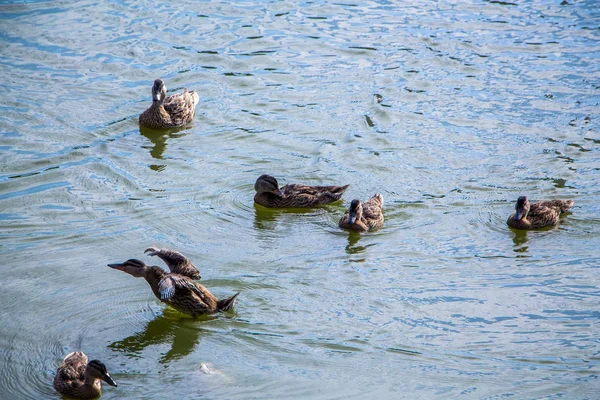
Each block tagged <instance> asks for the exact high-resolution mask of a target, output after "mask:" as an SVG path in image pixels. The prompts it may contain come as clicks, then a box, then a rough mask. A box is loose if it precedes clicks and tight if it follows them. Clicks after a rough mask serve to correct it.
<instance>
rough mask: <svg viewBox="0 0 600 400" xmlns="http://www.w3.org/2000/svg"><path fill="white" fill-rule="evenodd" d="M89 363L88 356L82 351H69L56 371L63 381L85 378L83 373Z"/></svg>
mask: <svg viewBox="0 0 600 400" xmlns="http://www.w3.org/2000/svg"><path fill="white" fill-rule="evenodd" d="M87 363H88V357H87V356H86V355H85V354H84V353H83V352H81V351H74V352H72V353H69V354H67V355H66V356H65V358H64V359H63V363H62V364H61V365H60V367H58V371H57V372H56V375H57V378H58V379H60V380H62V381H77V380H81V381H82V380H83V379H84V376H83V373H84V372H85V367H86V365H87Z"/></svg>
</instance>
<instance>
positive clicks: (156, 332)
mask: <svg viewBox="0 0 600 400" xmlns="http://www.w3.org/2000/svg"><path fill="white" fill-rule="evenodd" d="M203 318H205V319H214V318H215V317H211V316H206V317H203ZM197 320H198V319H196V320H193V319H188V318H182V319H179V320H175V319H173V318H172V317H171V318H170V317H168V316H165V315H164V314H163V315H160V316H158V317H156V318H155V319H153V320H152V321H150V322H148V325H146V328H145V329H144V330H143V331H141V332H138V333H135V334H133V335H131V336H129V337H126V338H125V339H122V340H119V341H116V342H113V343H111V344H110V345H109V346H108V347H109V348H111V349H113V350H115V351H120V352H123V353H126V355H128V356H130V357H139V356H140V353H141V352H142V351H143V350H144V349H145V348H146V347H148V346H151V345H161V344H169V343H170V344H171V349H170V350H169V351H168V352H167V353H166V354H164V355H163V356H162V357H161V359H160V362H161V363H162V364H167V363H169V362H170V361H173V360H178V359H180V358H183V357H185V356H187V355H188V354H190V353H192V351H194V348H195V347H196V345H197V344H198V342H199V341H200V334H201V332H202V330H201V329H199V328H198V324H197Z"/></svg>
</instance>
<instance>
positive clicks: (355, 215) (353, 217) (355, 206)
mask: <svg viewBox="0 0 600 400" xmlns="http://www.w3.org/2000/svg"><path fill="white" fill-rule="evenodd" d="M348 211H349V215H348V222H349V223H351V224H353V223H355V222H356V221H357V220H360V218H361V217H362V213H363V208H362V203H361V202H360V200H358V199H354V200H352V202H351V203H350V208H349V209H348Z"/></svg>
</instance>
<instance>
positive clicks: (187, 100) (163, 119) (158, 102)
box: [139, 78, 200, 129]
mask: <svg viewBox="0 0 600 400" xmlns="http://www.w3.org/2000/svg"><path fill="white" fill-rule="evenodd" d="M166 95H167V87H166V85H165V83H164V82H163V80H162V79H160V78H158V79H156V80H155V81H154V85H152V105H151V106H150V107H148V109H147V110H146V111H144V112H143V113H142V114H141V115H140V118H139V123H140V125H141V126H145V127H147V128H152V129H168V128H176V127H179V126H184V125H187V124H189V123H190V122H192V120H193V119H194V115H195V114H196V104H198V101H199V100H200V98H199V97H198V93H196V92H194V91H193V90H192V91H188V90H187V88H185V89H183V92H181V93H177V94H174V95H171V96H169V97H166Z"/></svg>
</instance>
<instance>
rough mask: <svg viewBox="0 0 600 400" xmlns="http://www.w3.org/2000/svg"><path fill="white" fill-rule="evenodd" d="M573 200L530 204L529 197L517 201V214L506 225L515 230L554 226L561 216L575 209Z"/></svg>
mask: <svg viewBox="0 0 600 400" xmlns="http://www.w3.org/2000/svg"><path fill="white" fill-rule="evenodd" d="M573 203H574V201H573V200H550V201H538V202H537V203H529V200H528V199H527V196H521V197H519V198H518V199H517V204H516V205H515V212H514V213H513V214H511V216H510V217H508V220H507V221H506V223H507V224H508V226H510V227H511V228H514V229H540V228H544V227H547V226H554V225H556V224H557V223H558V220H559V216H560V214H562V213H565V212H567V211H569V209H570V208H571V207H573Z"/></svg>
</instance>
